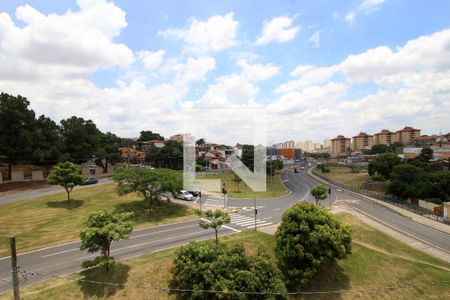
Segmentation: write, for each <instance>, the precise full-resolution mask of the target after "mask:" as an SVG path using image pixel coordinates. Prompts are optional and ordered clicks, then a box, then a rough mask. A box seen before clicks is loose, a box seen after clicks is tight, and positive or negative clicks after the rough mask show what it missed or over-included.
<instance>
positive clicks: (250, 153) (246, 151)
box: [241, 145, 255, 172]
mask: <svg viewBox="0 0 450 300" xmlns="http://www.w3.org/2000/svg"><path fill="white" fill-rule="evenodd" d="M254 151H255V146H253V145H242V157H241V161H242V163H243V164H244V165H245V166H246V167H247V168H248V169H249V170H250V171H252V172H253V171H254V169H255V152H254Z"/></svg>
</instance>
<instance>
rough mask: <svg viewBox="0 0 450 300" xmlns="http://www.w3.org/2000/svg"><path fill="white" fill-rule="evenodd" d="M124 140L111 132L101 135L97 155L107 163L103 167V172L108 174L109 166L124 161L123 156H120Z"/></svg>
mask: <svg viewBox="0 0 450 300" xmlns="http://www.w3.org/2000/svg"><path fill="white" fill-rule="evenodd" d="M121 142H122V139H121V138H119V137H118V136H117V135H115V134H114V133H111V132H107V133H105V134H102V135H101V138H100V149H99V151H98V153H97V155H98V156H99V157H101V158H103V159H104V161H105V163H104V165H103V170H104V172H105V173H108V164H109V163H115V162H119V161H121V160H122V155H121V154H120V151H119V148H120V143H121Z"/></svg>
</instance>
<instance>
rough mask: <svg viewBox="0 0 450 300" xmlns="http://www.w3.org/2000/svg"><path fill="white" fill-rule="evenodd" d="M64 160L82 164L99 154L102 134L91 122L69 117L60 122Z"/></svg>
mask: <svg viewBox="0 0 450 300" xmlns="http://www.w3.org/2000/svg"><path fill="white" fill-rule="evenodd" d="M61 135H62V140H63V151H64V158H65V159H68V160H71V161H75V162H83V161H86V160H88V159H90V158H92V157H93V156H95V155H96V154H97V153H98V152H99V147H100V142H101V138H102V133H101V132H100V130H98V129H97V126H96V125H95V124H94V122H92V121H91V120H84V119H83V118H78V117H75V116H73V117H71V118H69V119H65V120H62V121H61Z"/></svg>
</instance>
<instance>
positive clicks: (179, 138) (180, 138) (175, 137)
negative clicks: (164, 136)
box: [170, 134, 183, 143]
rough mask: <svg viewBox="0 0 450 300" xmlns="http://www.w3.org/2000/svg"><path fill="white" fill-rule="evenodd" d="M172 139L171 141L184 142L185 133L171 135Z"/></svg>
mask: <svg viewBox="0 0 450 300" xmlns="http://www.w3.org/2000/svg"><path fill="white" fill-rule="evenodd" d="M170 140H171V141H175V142H178V143H182V142H183V134H175V135H172V136H171V137H170Z"/></svg>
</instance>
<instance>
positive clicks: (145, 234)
mask: <svg viewBox="0 0 450 300" xmlns="http://www.w3.org/2000/svg"><path fill="white" fill-rule="evenodd" d="M197 226H198V225H197V224H195V225H190V226H183V227H176V228H171V229H166V230H160V231H158V232H149V233H144V234H139V235H134V236H131V237H130V240H132V239H135V238H138V237H143V236H149V235H154V234H158V233H163V232H170V231H175V230H178V229H183V228H189V227H197ZM75 250H80V248H73V249H69V250H64V251H59V252H55V253H51V254H47V255H43V256H41V258H46V257H50V256H55V255H59V254H63V253H67V252H71V251H75Z"/></svg>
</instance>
